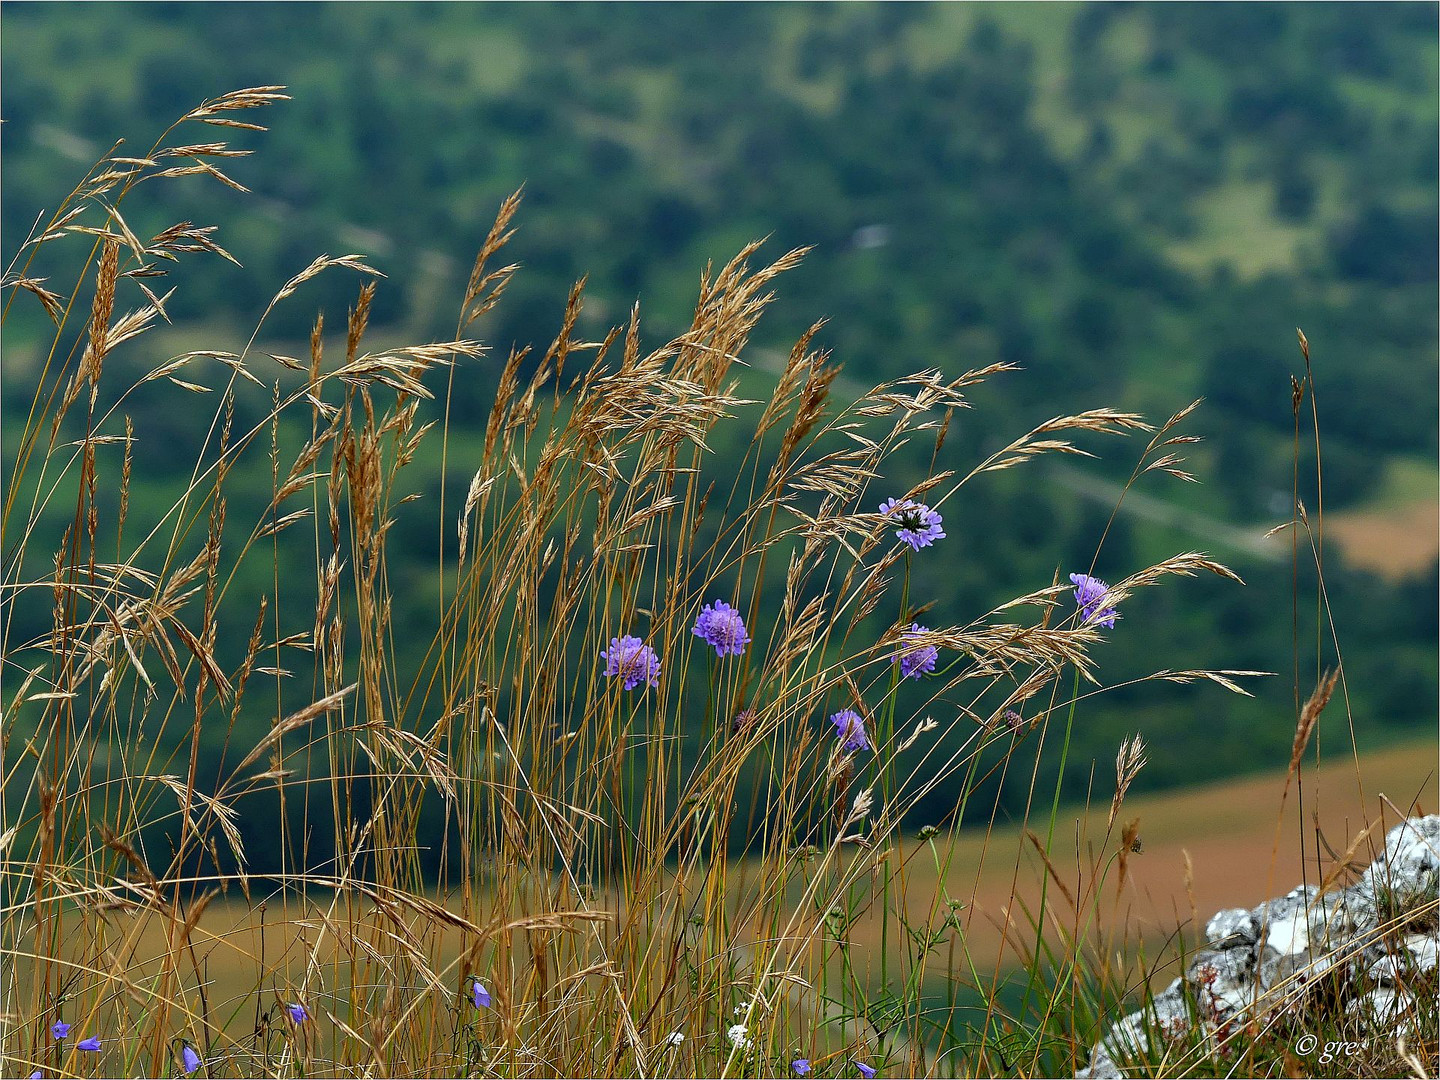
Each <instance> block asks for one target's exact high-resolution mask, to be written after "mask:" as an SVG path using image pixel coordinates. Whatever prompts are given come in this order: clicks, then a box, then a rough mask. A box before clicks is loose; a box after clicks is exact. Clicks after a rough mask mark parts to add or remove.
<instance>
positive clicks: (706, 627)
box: [690, 600, 750, 656]
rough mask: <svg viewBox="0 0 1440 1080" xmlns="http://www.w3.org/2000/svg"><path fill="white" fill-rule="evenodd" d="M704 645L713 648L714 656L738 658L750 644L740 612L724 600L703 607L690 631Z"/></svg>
mask: <svg viewBox="0 0 1440 1080" xmlns="http://www.w3.org/2000/svg"><path fill="white" fill-rule="evenodd" d="M690 632H691V633H692V634H694V635H695V636H696V637H698V638H704V639H705V644H707V645H713V646H714V647H715V655H716V656H739V655H740V654H741V653H743V652H744V651H745V646H746V645H749V644H750V635H749V634H747V633H746V632H745V620H744V619H742V618H741V617H740V612H738V611H737V610H735V609H734V608H733V607H731V606H730V605H729V604H727V603H725V601H724V600H716V601H715V604H714V606H713V607H712V606H711V605H709V604H706V605H705V609H704V610H703V611H701V612H700V617H699V618H697V619H696V620H695V626H694V628H693V629H692V630H691V631H690Z"/></svg>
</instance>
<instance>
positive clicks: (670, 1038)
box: [661, 1031, 685, 1046]
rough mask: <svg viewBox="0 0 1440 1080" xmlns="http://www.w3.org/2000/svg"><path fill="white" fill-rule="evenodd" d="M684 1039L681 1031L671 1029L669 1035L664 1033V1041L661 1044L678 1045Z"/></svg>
mask: <svg viewBox="0 0 1440 1080" xmlns="http://www.w3.org/2000/svg"><path fill="white" fill-rule="evenodd" d="M684 1041H685V1035H684V1034H683V1033H682V1032H679V1031H672V1032H670V1034H669V1035H666V1036H665V1041H664V1042H663V1043H662V1044H661V1045H663V1046H679V1045H680V1044H681V1043H683V1042H684Z"/></svg>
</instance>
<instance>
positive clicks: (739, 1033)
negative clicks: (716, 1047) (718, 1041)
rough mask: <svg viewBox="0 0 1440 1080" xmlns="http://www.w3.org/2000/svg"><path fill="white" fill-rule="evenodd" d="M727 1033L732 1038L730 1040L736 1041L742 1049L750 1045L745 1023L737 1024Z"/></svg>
mask: <svg viewBox="0 0 1440 1080" xmlns="http://www.w3.org/2000/svg"><path fill="white" fill-rule="evenodd" d="M725 1034H726V1036H727V1037H728V1038H729V1039H730V1041H731V1042H732V1043H734V1044H735V1045H736V1046H737V1047H739V1048H740V1049H741V1050H744V1049H746V1048H747V1047H749V1045H750V1040H749V1038H748V1037H747V1036H746V1034H745V1025H744V1024H735V1025H734V1026H733V1027H731V1028H730V1030H729V1031H727V1032H726V1033H725Z"/></svg>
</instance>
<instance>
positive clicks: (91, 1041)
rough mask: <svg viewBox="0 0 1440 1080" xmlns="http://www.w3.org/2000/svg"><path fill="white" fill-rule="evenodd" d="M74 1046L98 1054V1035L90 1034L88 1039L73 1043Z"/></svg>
mask: <svg viewBox="0 0 1440 1080" xmlns="http://www.w3.org/2000/svg"><path fill="white" fill-rule="evenodd" d="M75 1048H76V1049H77V1050H88V1051H90V1052H91V1053H92V1054H98V1053H99V1052H100V1036H99V1035H91V1036H90V1037H89V1038H88V1039H81V1040H80V1041H79V1042H78V1043H76V1044H75Z"/></svg>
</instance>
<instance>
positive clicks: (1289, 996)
mask: <svg viewBox="0 0 1440 1080" xmlns="http://www.w3.org/2000/svg"><path fill="white" fill-rule="evenodd" d="M1437 898H1440V817H1437V816H1434V815H1431V816H1428V817H1417V818H1411V819H1410V820H1408V821H1405V822H1403V823H1401V824H1400V825H1397V826H1396V827H1395V828H1393V829H1391V830H1390V832H1389V833H1388V834H1386V837H1385V850H1384V852H1383V853H1381V854H1380V855H1379V856H1377V857H1376V859H1375V861H1374V862H1373V863H1371V864H1370V866H1369V867H1368V868H1366V870H1365V872H1364V873H1363V874H1362V875H1361V876H1360V879H1359V880H1358V881H1356V882H1355V884H1354V885H1351V886H1349V887H1348V888H1344V889H1337V890H1335V891H1333V892H1329V893H1324V894H1322V893H1321V892H1320V890H1319V889H1318V888H1316V887H1315V886H1313V885H1302V886H1300V887H1299V888H1296V889H1292V890H1291V891H1290V892H1288V893H1286V894H1285V895H1284V896H1282V897H1279V898H1278V899H1275V900H1267V901H1266V902H1265V903H1263V904H1260V905H1259V906H1258V907H1256V908H1254V909H1252V910H1250V911H1246V910H1244V909H1242V908H1231V909H1228V910H1226V911H1221V912H1218V913H1216V914H1215V915H1214V916H1213V917H1212V918H1211V919H1210V921H1209V922H1208V923H1207V924H1206V926H1205V939H1206V944H1205V947H1204V948H1202V949H1201V950H1199V951H1198V952H1196V953H1194V954H1193V955H1191V956H1190V957H1189V960H1188V963H1187V964H1186V966H1185V974H1184V975H1183V976H1182V977H1181V978H1178V979H1176V980H1175V981H1174V982H1172V983H1171V984H1170V986H1169V987H1168V988H1166V990H1165V991H1164V992H1163V993H1160V994H1157V995H1156V996H1155V997H1154V999H1153V1001H1151V1002H1150V1003H1149V1004H1148V1005H1147V1006H1146V1007H1145V1008H1143V1009H1139V1010H1136V1011H1135V1012H1132V1013H1130V1014H1129V1015H1128V1016H1126V1017H1125V1018H1124V1019H1123V1020H1121V1021H1119V1022H1118V1023H1116V1024H1113V1025H1112V1026H1111V1028H1110V1030H1109V1031H1108V1032H1107V1033H1106V1035H1105V1036H1104V1038H1102V1039H1101V1040H1100V1042H1099V1043H1097V1044H1096V1045H1095V1047H1094V1049H1093V1050H1092V1051H1091V1055H1090V1064H1089V1067H1088V1068H1086V1069H1085V1070H1084V1071H1082V1072H1080V1073H1079V1074H1078V1076H1080V1077H1093V1078H1097V1080H1098V1078H1102V1077H1123V1076H1124V1075H1126V1074H1125V1072H1124V1063H1125V1062H1126V1061H1129V1060H1132V1059H1133V1060H1137V1061H1138V1060H1142V1059H1146V1058H1151V1057H1153V1056H1156V1055H1158V1054H1159V1053H1161V1052H1163V1050H1164V1045H1163V1044H1164V1043H1166V1042H1168V1041H1170V1040H1175V1039H1179V1038H1181V1037H1188V1036H1192V1035H1193V1034H1197V1033H1196V1032H1194V1031H1192V1029H1195V1028H1197V1027H1198V1028H1199V1029H1200V1030H1199V1032H1198V1034H1199V1035H1200V1036H1201V1039H1202V1043H1203V1042H1204V1040H1218V1039H1220V1038H1222V1037H1224V1035H1225V1033H1226V1032H1228V1031H1230V1030H1232V1027H1233V1025H1236V1024H1239V1023H1243V1022H1246V1021H1249V1020H1257V1019H1259V1020H1263V1019H1267V1018H1270V1017H1273V1016H1275V1015H1276V1014H1277V1013H1280V1012H1285V1011H1290V1010H1297V1009H1299V1008H1300V1007H1301V1006H1302V1005H1303V1004H1304V1002H1305V1000H1306V997H1307V995H1308V993H1309V991H1310V989H1311V988H1312V987H1314V986H1315V985H1316V984H1317V983H1319V982H1321V981H1322V980H1324V982H1325V983H1326V984H1327V985H1328V986H1330V987H1334V988H1335V992H1336V993H1337V994H1338V1002H1339V1007H1341V1008H1343V1009H1344V1010H1345V1012H1346V1013H1347V1014H1348V1015H1349V1016H1351V1017H1353V1018H1354V1019H1356V1020H1359V1021H1361V1022H1364V1023H1367V1024H1375V1025H1385V1026H1386V1028H1387V1029H1389V1030H1392V1031H1395V1032H1397V1033H1401V1034H1403V1033H1404V1028H1405V1026H1406V1024H1407V1023H1408V1018H1409V1017H1412V1016H1413V1014H1414V1010H1413V1008H1412V1006H1413V1005H1414V1002H1413V1001H1412V1000H1411V997H1410V994H1409V992H1408V990H1407V989H1406V987H1407V986H1408V985H1411V984H1412V983H1413V981H1414V979H1415V978H1416V977H1422V976H1433V975H1434V973H1435V968H1436V963H1437V953H1440V941H1437V934H1440V929H1437V927H1440V922H1437V915H1436V902H1437Z"/></svg>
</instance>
